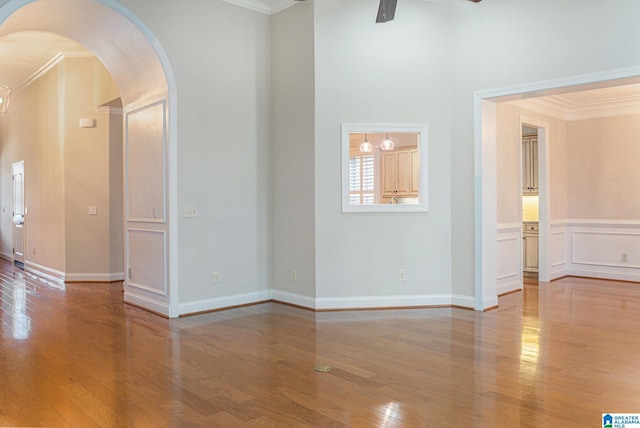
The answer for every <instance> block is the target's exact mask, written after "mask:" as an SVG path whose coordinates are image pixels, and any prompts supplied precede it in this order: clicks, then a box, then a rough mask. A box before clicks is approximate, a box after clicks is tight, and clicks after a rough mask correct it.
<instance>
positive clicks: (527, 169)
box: [522, 137, 538, 195]
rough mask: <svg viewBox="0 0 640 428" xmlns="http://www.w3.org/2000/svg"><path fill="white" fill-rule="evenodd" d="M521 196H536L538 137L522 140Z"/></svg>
mask: <svg viewBox="0 0 640 428" xmlns="http://www.w3.org/2000/svg"><path fill="white" fill-rule="evenodd" d="M522 194H524V195H537V194H538V137H524V138H523V139H522Z"/></svg>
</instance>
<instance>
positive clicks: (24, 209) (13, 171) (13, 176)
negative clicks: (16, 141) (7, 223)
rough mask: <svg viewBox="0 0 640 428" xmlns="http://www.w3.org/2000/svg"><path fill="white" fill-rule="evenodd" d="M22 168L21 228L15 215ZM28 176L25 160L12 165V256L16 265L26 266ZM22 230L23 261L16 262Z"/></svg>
mask: <svg viewBox="0 0 640 428" xmlns="http://www.w3.org/2000/svg"><path fill="white" fill-rule="evenodd" d="M18 166H19V167H20V169H21V170H22V220H23V221H22V224H21V227H19V228H18V227H16V223H15V215H16V178H15V175H16V167H18ZM25 180H26V174H25V162H24V160H20V161H17V162H13V163H11V193H12V204H11V248H12V251H11V254H12V259H13V262H14V263H20V264H21V265H22V266H24V262H25V261H26V260H25V259H26V250H25V249H26V247H27V245H26V239H25V238H26V231H25V229H26V227H25V225H26V214H27V213H26V207H27V204H26V197H25V196H26V187H27V186H26V185H25ZM18 229H20V231H21V232H20V233H21V234H22V260H16V231H17V230H18Z"/></svg>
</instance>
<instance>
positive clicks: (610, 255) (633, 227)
mask: <svg viewBox="0 0 640 428" xmlns="http://www.w3.org/2000/svg"><path fill="white" fill-rule="evenodd" d="M568 230H569V233H570V254H571V256H570V262H569V266H568V269H567V271H568V274H569V275H576V276H589V277H595V278H606V279H618V280H627V281H640V222H636V221H619V220H570V221H569V224H568Z"/></svg>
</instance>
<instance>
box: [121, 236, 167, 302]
mask: <svg viewBox="0 0 640 428" xmlns="http://www.w3.org/2000/svg"><path fill="white" fill-rule="evenodd" d="M127 250H128V251H127V254H128V255H129V258H128V260H127V263H126V264H127V266H126V268H127V271H126V272H125V274H126V275H127V280H128V281H127V286H128V287H132V288H137V289H140V290H145V291H148V292H151V293H154V294H158V295H160V296H167V281H166V278H167V275H166V271H167V240H166V234H165V232H164V231H162V230H160V231H158V230H144V229H128V230H127Z"/></svg>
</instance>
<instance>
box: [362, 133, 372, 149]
mask: <svg viewBox="0 0 640 428" xmlns="http://www.w3.org/2000/svg"><path fill="white" fill-rule="evenodd" d="M360 151H361V152H362V153H371V152H372V151H373V146H372V145H371V143H370V142H369V140H367V134H364V141H363V142H362V144H360Z"/></svg>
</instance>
